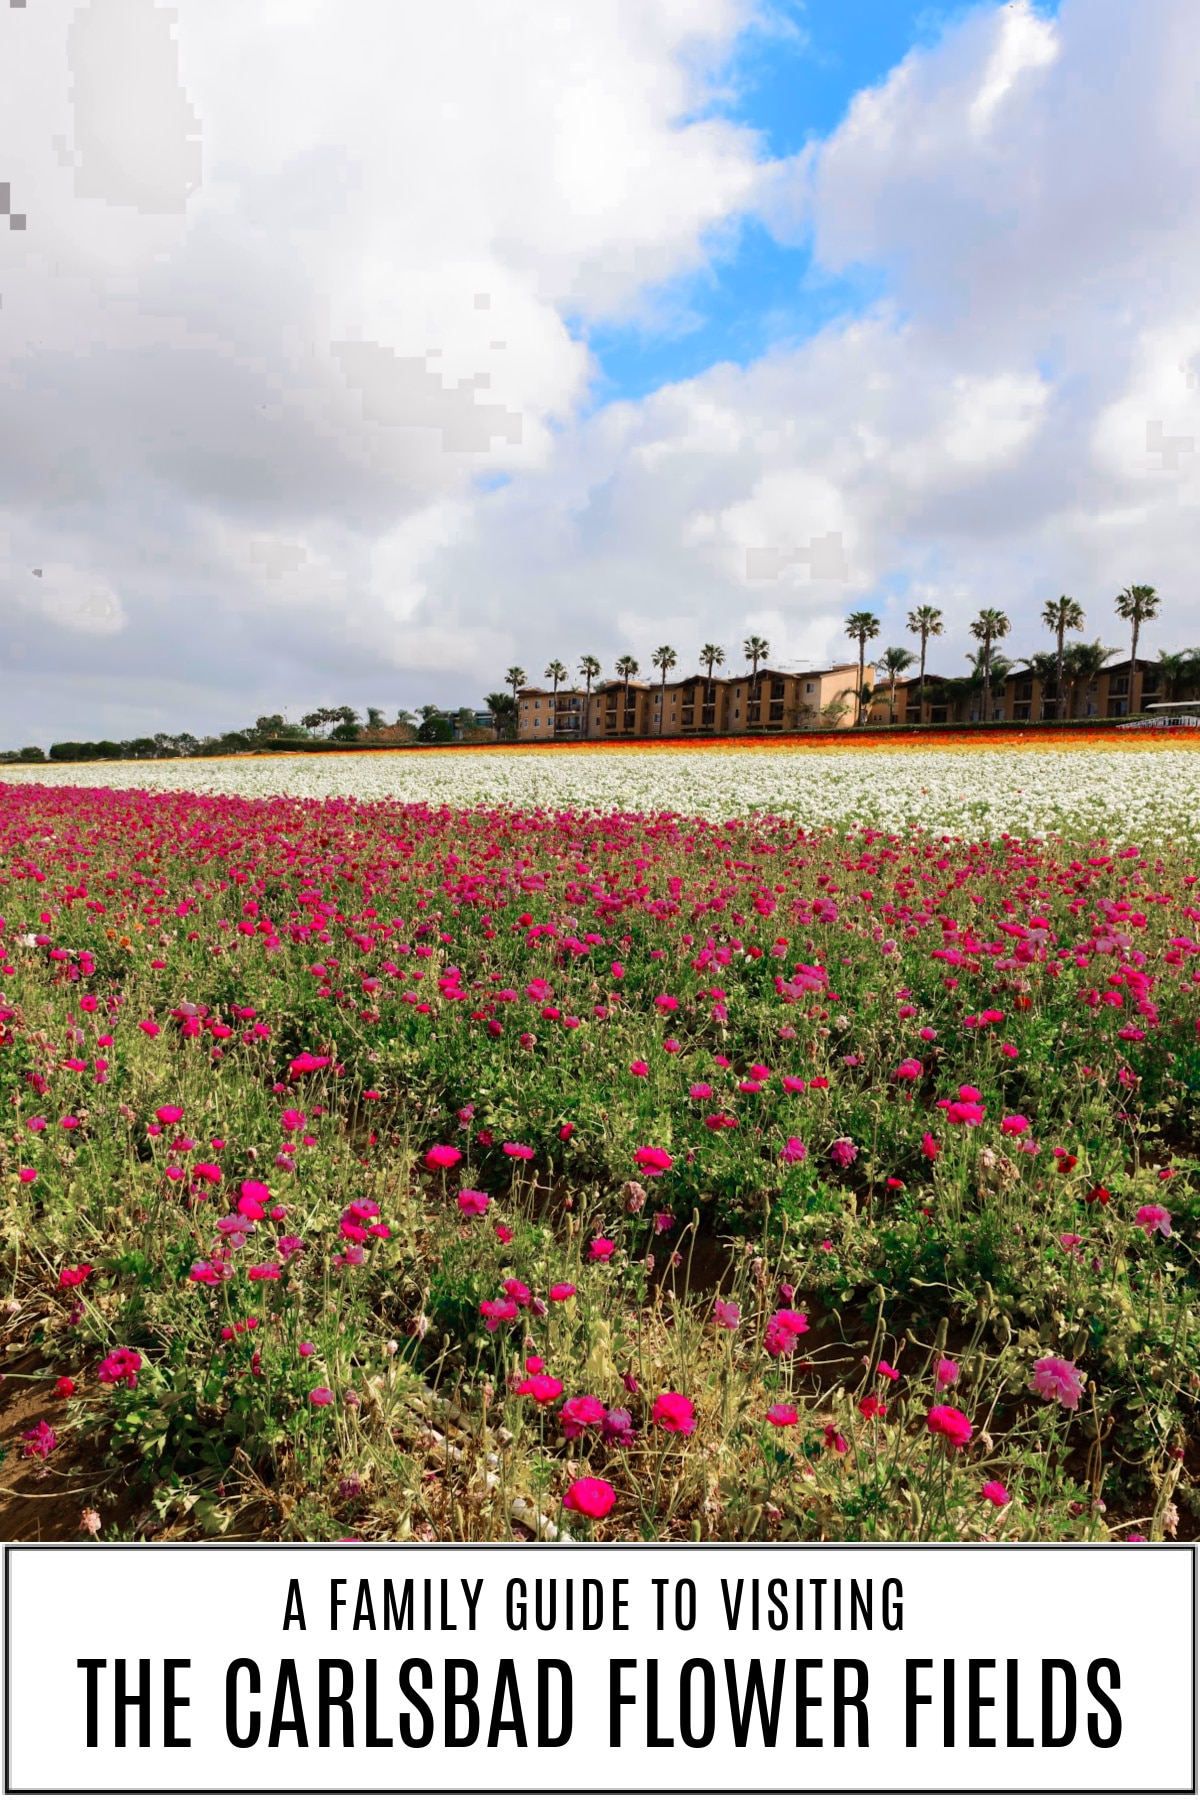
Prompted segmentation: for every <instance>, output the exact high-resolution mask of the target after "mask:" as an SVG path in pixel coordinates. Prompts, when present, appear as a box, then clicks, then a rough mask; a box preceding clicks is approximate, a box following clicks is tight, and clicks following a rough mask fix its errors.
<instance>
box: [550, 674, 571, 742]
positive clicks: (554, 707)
mask: <svg viewBox="0 0 1200 1800" xmlns="http://www.w3.org/2000/svg"><path fill="white" fill-rule="evenodd" d="M570 673H571V671H570V669H568V668H567V666H566V664H565V663H560V662H559V661H558V660H557V658H556V659H555V661H554V662H551V663H547V664H546V680H547V681H552V682H553V683H554V687H553V689H552V698H551V701H550V729H551V731H553V732H555V733H557V731H558V684H559V682H560V681H566V679H567V677H568V676H569V675H570Z"/></svg>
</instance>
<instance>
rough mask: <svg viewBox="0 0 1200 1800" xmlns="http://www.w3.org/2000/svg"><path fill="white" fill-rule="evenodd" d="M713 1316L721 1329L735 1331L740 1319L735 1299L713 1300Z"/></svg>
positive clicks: (739, 1311)
mask: <svg viewBox="0 0 1200 1800" xmlns="http://www.w3.org/2000/svg"><path fill="white" fill-rule="evenodd" d="M713 1318H714V1319H715V1321H716V1323H717V1324H718V1325H719V1326H720V1327H721V1329H722V1330H723V1331H736V1330H737V1328H738V1326H739V1325H740V1324H741V1321H742V1314H741V1309H740V1307H739V1306H738V1304H737V1302H736V1300H715V1301H714V1302H713Z"/></svg>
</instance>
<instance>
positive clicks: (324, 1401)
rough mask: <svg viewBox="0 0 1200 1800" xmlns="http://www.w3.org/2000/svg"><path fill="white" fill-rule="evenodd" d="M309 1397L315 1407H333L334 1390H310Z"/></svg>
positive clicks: (324, 1388)
mask: <svg viewBox="0 0 1200 1800" xmlns="http://www.w3.org/2000/svg"><path fill="white" fill-rule="evenodd" d="M308 1397H309V1399H310V1401H311V1402H312V1404H313V1405H314V1406H332V1405H333V1389H332V1388H327V1387H315V1388H309V1390H308Z"/></svg>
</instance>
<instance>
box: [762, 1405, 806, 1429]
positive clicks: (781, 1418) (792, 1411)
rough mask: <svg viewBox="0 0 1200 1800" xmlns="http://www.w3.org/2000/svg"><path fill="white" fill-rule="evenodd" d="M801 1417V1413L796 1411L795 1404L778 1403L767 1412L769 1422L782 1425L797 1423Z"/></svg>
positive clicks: (769, 1423)
mask: <svg viewBox="0 0 1200 1800" xmlns="http://www.w3.org/2000/svg"><path fill="white" fill-rule="evenodd" d="M799 1417H800V1414H799V1413H798V1412H797V1411H796V1408H795V1407H794V1406H783V1405H776V1406H773V1407H771V1409H770V1411H769V1412H768V1413H767V1424H768V1425H778V1426H780V1427H782V1426H785V1425H795V1424H796V1422H797V1421H798V1419H799Z"/></svg>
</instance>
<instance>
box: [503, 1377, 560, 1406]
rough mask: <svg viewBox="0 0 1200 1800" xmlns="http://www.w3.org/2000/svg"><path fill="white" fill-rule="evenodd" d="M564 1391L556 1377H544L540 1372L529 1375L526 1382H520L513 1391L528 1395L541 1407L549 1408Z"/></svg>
mask: <svg viewBox="0 0 1200 1800" xmlns="http://www.w3.org/2000/svg"><path fill="white" fill-rule="evenodd" d="M562 1391H563V1384H562V1382H561V1381H559V1380H558V1378H557V1377H556V1376H554V1375H543V1374H542V1372H541V1371H540V1370H538V1371H536V1372H535V1373H534V1374H532V1375H527V1376H526V1377H525V1380H524V1381H518V1383H517V1385H516V1387H515V1388H514V1389H513V1393H514V1394H528V1395H529V1397H530V1399H531V1400H536V1401H537V1403H538V1405H539V1406H549V1404H550V1402H551V1400H557V1399H558V1396H559V1395H560V1394H561V1393H562Z"/></svg>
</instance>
